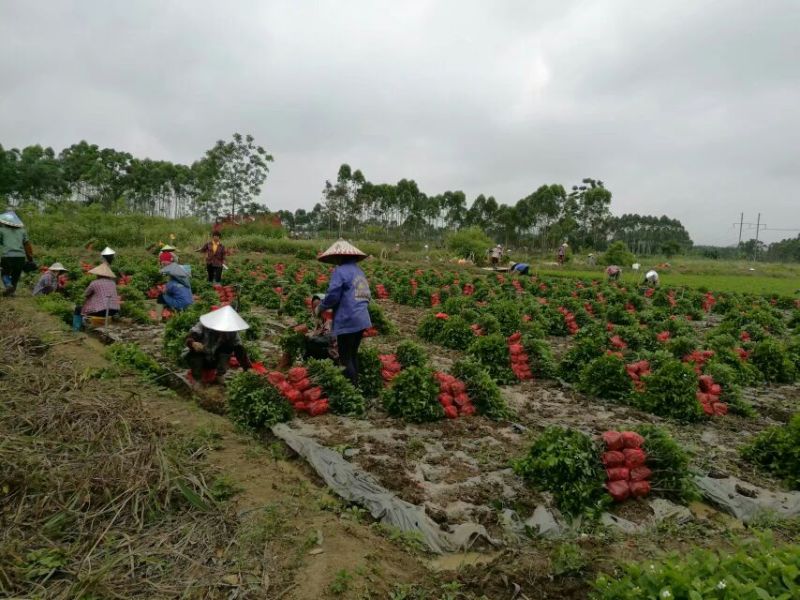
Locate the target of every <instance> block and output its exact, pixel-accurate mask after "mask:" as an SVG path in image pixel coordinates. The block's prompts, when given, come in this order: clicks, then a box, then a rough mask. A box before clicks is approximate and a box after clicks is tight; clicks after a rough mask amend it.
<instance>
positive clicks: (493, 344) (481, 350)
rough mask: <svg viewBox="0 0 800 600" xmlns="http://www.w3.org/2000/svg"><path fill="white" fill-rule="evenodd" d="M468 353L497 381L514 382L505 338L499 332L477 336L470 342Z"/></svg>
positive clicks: (501, 382)
mask: <svg viewBox="0 0 800 600" xmlns="http://www.w3.org/2000/svg"><path fill="white" fill-rule="evenodd" d="M467 352H468V354H469V355H470V356H471V357H472V358H474V359H475V360H476V361H477V362H479V363H480V364H481V365H483V367H484V368H485V369H486V370H487V371H488V373H489V375H491V377H492V379H494V380H495V381H496V382H497V383H499V384H501V385H503V384H510V383H514V382H516V380H517V379H516V377H515V376H514V372H513V371H512V370H511V363H510V360H511V359H510V358H509V354H508V343H507V342H506V338H505V337H503V336H502V335H500V334H493V335H486V336H483V337H477V338H475V340H474V341H473V342H472V344H470V347H469V349H468V350H467Z"/></svg>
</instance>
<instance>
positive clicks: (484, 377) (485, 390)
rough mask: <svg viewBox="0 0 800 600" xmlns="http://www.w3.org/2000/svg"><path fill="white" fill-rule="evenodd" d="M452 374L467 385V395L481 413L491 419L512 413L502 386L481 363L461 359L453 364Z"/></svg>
mask: <svg viewBox="0 0 800 600" xmlns="http://www.w3.org/2000/svg"><path fill="white" fill-rule="evenodd" d="M451 374H452V375H453V376H454V377H456V378H457V379H460V380H461V381H463V382H464V385H466V386H467V395H469V397H470V400H472V403H473V404H474V405H475V408H477V409H478V412H479V413H480V414H482V415H485V416H487V417H489V418H490V419H502V418H506V417H508V416H509V415H510V411H509V409H508V406H507V405H506V401H505V400H504V399H503V395H502V394H501V393H500V388H499V387H497V384H496V383H495V382H494V380H493V379H492V377H491V376H490V375H489V373H488V372H487V371H486V369H485V368H483V366H482V365H481V364H479V363H477V362H475V361H474V360H469V359H465V360H460V361H458V362H456V363H455V364H454V365H453V368H452V369H451Z"/></svg>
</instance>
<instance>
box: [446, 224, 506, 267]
mask: <svg viewBox="0 0 800 600" xmlns="http://www.w3.org/2000/svg"><path fill="white" fill-rule="evenodd" d="M444 243H445V245H446V246H447V249H448V250H450V252H452V253H453V254H454V255H455V256H457V257H459V258H473V259H474V260H475V262H476V264H483V261H484V257H485V256H486V251H487V250H488V249H489V248H491V247H492V246H494V242H493V241H492V240H491V239H490V238H489V237H488V236H487V235H486V234H485V233H484V232H483V230H482V229H481V228H480V227H469V228H467V229H460V230H459V231H456V232H454V233H451V234H449V235H448V236H447V237H446V238H445V240H444Z"/></svg>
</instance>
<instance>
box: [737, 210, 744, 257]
mask: <svg viewBox="0 0 800 600" xmlns="http://www.w3.org/2000/svg"><path fill="white" fill-rule="evenodd" d="M743 225H744V213H742V215H741V216H740V217H739V246H737V248H738V247H740V246H741V245H742V226H743Z"/></svg>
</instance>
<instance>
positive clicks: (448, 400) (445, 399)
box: [439, 394, 453, 407]
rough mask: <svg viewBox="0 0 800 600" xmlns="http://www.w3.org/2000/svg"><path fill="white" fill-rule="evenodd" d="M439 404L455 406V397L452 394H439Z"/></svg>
mask: <svg viewBox="0 0 800 600" xmlns="http://www.w3.org/2000/svg"><path fill="white" fill-rule="evenodd" d="M439 404H441V405H442V406H444V407H448V406H453V397H452V396H451V395H450V394H439Z"/></svg>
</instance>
